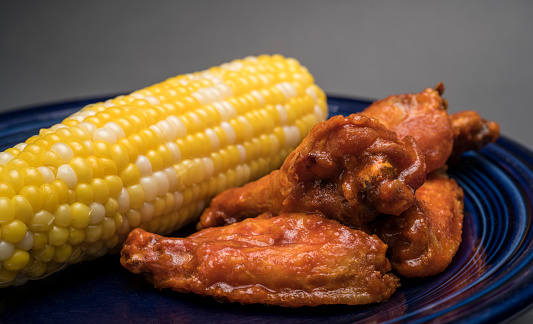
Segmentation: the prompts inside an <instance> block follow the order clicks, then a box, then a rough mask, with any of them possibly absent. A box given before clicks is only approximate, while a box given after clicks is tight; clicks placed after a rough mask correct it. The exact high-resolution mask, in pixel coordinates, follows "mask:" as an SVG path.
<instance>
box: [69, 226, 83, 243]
mask: <svg viewBox="0 0 533 324" xmlns="http://www.w3.org/2000/svg"><path fill="white" fill-rule="evenodd" d="M68 231H69V237H68V242H69V243H70V244H72V245H78V244H80V243H82V242H83V241H84V240H85V230H84V229H81V228H74V227H69V228H68Z"/></svg>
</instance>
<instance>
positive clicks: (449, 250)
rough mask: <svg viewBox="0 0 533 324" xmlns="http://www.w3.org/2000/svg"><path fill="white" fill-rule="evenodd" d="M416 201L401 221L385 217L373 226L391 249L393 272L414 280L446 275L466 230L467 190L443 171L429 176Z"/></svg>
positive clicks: (375, 231) (417, 193) (397, 218)
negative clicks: (438, 274)
mask: <svg viewBox="0 0 533 324" xmlns="http://www.w3.org/2000/svg"><path fill="white" fill-rule="evenodd" d="M416 199H417V201H416V203H415V204H414V205H413V206H412V207H411V208H409V209H408V210H406V211H405V212H404V213H402V215H400V217H395V216H389V215H383V216H381V217H380V218H379V219H378V220H376V221H374V222H372V223H371V224H369V227H370V228H371V230H372V231H373V232H374V233H375V234H377V235H378V236H379V237H380V238H381V239H382V240H383V241H384V242H385V243H386V244H387V245H388V246H389V249H388V254H389V256H390V260H391V264H392V267H393V269H394V270H395V271H397V272H398V273H399V274H401V275H403V276H405V277H410V278H415V277H426V276H432V275H435V274H437V273H440V272H442V271H443V270H444V269H445V268H446V267H447V266H448V265H449V264H450V262H451V261H452V258H453V257H454V255H455V253H456V252H457V249H458V248H459V244H460V243H461V234H462V228H463V199H464V196H463V190H462V189H461V187H459V185H458V184H457V182H456V181H455V180H453V179H451V178H449V177H448V176H447V175H446V173H445V172H444V171H443V170H442V169H441V170H436V171H433V172H432V173H430V174H429V175H428V178H427V181H426V183H424V185H422V187H420V188H419V189H418V190H417V192H416Z"/></svg>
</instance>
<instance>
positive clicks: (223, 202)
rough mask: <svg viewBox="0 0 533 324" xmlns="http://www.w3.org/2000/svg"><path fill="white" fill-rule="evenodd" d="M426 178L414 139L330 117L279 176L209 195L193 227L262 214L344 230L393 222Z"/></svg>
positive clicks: (373, 124) (369, 123) (369, 121)
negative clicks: (323, 221) (306, 218)
mask: <svg viewBox="0 0 533 324" xmlns="http://www.w3.org/2000/svg"><path fill="white" fill-rule="evenodd" d="M425 178H426V169H425V163H424V157H423V154H422V153H421V152H420V150H419V149H418V147H417V145H416V143H415V141H414V139H413V138H412V137H410V136H406V137H404V138H403V139H400V138H398V136H396V134H395V133H393V132H390V131H388V130H387V129H386V128H385V126H383V125H382V124H380V123H379V121H378V120H376V119H374V118H368V117H365V116H360V115H355V114H354V115H350V116H348V117H343V116H334V117H331V118H330V119H329V120H327V121H325V122H322V123H319V124H317V125H316V126H315V127H314V128H313V129H312V130H311V132H310V134H309V135H308V136H307V137H306V138H305V139H304V140H303V142H302V143H301V144H300V145H299V146H298V147H297V148H296V150H294V151H293V152H292V153H291V154H290V155H289V156H288V157H287V159H286V160H285V162H284V163H283V165H282V167H281V169H280V170H277V171H273V172H272V173H270V174H269V175H267V176H265V177H263V178H261V179H259V180H258V181H255V182H251V183H249V184H247V185H244V186H243V187H240V188H231V189H228V190H226V191H224V192H223V193H221V194H219V195H218V196H216V197H215V198H214V199H213V200H212V202H211V205H210V207H209V208H207V209H206V210H205V211H204V213H203V214H202V215H201V217H200V223H199V226H198V228H204V227H212V226H221V225H226V224H231V223H234V222H238V221H240V220H242V219H245V218H248V217H255V216H257V215H260V214H262V213H264V212H269V213H271V214H274V215H279V214H281V213H288V212H306V213H320V214H322V215H324V216H326V217H327V218H331V219H336V220H338V221H340V222H341V223H343V224H345V225H348V226H354V227H355V226H358V225H362V224H366V223H368V222H369V221H371V220H373V219H375V217H377V216H378V215H379V214H383V213H385V214H393V215H399V214H401V213H402V212H403V211H405V210H406V209H407V208H409V207H410V206H412V205H413V203H414V200H415V199H414V192H415V190H416V189H417V188H418V187H420V186H421V185H422V184H423V183H424V181H425Z"/></svg>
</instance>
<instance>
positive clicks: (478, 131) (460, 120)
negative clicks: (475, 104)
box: [448, 110, 500, 163]
mask: <svg viewBox="0 0 533 324" xmlns="http://www.w3.org/2000/svg"><path fill="white" fill-rule="evenodd" d="M450 119H451V123H452V130H453V152H452V154H451V156H450V158H449V162H448V163H455V162H457V160H459V157H460V156H461V154H463V153H464V152H466V151H470V150H479V149H481V148H483V147H484V146H485V145H487V144H489V143H494V142H495V141H496V140H497V139H498V137H500V125H498V123H496V122H493V121H487V120H486V119H483V118H482V117H481V116H480V115H479V113H477V112H476V111H471V110H468V111H462V112H458V113H455V114H451V115H450Z"/></svg>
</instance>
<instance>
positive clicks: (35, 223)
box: [28, 209, 54, 232]
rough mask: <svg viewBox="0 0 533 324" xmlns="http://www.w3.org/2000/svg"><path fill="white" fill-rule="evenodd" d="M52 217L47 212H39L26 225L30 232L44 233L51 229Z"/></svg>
mask: <svg viewBox="0 0 533 324" xmlns="http://www.w3.org/2000/svg"><path fill="white" fill-rule="evenodd" d="M53 222H54V215H53V214H52V213H50V212H49V211H47V210H44V209H42V210H40V211H38V212H36V213H35V214H34V215H33V218H32V219H31V220H30V222H29V223H28V228H29V229H30V230H31V231H32V232H44V231H48V230H49V229H51V228H52V224H53Z"/></svg>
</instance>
